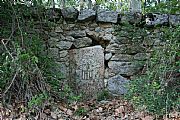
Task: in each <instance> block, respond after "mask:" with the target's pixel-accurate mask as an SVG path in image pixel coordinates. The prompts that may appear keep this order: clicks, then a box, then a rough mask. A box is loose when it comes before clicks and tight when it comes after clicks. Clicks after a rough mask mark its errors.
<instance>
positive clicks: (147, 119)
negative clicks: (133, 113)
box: [141, 116, 154, 120]
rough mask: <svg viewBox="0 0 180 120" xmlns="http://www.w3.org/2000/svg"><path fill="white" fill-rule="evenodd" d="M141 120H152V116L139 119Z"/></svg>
mask: <svg viewBox="0 0 180 120" xmlns="http://www.w3.org/2000/svg"><path fill="white" fill-rule="evenodd" d="M141 119H142V120H154V117H153V116H146V117H144V118H141Z"/></svg>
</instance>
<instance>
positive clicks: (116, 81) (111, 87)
mask: <svg viewBox="0 0 180 120" xmlns="http://www.w3.org/2000/svg"><path fill="white" fill-rule="evenodd" d="M128 83H129V80H127V79H126V78H124V77H122V76H121V75H116V76H114V77H111V78H109V79H108V80H107V89H108V91H109V92H110V93H111V94H114V95H122V94H126V93H127V91H128V89H127V84H128Z"/></svg>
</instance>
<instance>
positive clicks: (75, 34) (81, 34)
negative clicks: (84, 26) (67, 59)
mask: <svg viewBox="0 0 180 120" xmlns="http://www.w3.org/2000/svg"><path fill="white" fill-rule="evenodd" d="M68 35H69V36H72V37H74V38H81V37H86V31H85V30H83V31H82V30H77V31H70V32H69V33H68Z"/></svg>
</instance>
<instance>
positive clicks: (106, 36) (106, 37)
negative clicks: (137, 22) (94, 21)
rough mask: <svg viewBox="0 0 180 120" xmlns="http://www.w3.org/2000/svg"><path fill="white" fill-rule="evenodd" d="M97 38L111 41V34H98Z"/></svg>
mask: <svg viewBox="0 0 180 120" xmlns="http://www.w3.org/2000/svg"><path fill="white" fill-rule="evenodd" d="M99 38H100V39H101V40H103V41H111V40H112V39H113V35H112V34H103V33H102V35H100V36H99Z"/></svg>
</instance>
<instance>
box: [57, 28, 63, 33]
mask: <svg viewBox="0 0 180 120" xmlns="http://www.w3.org/2000/svg"><path fill="white" fill-rule="evenodd" d="M55 32H56V33H63V30H62V28H61V27H56V28H55Z"/></svg>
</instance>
